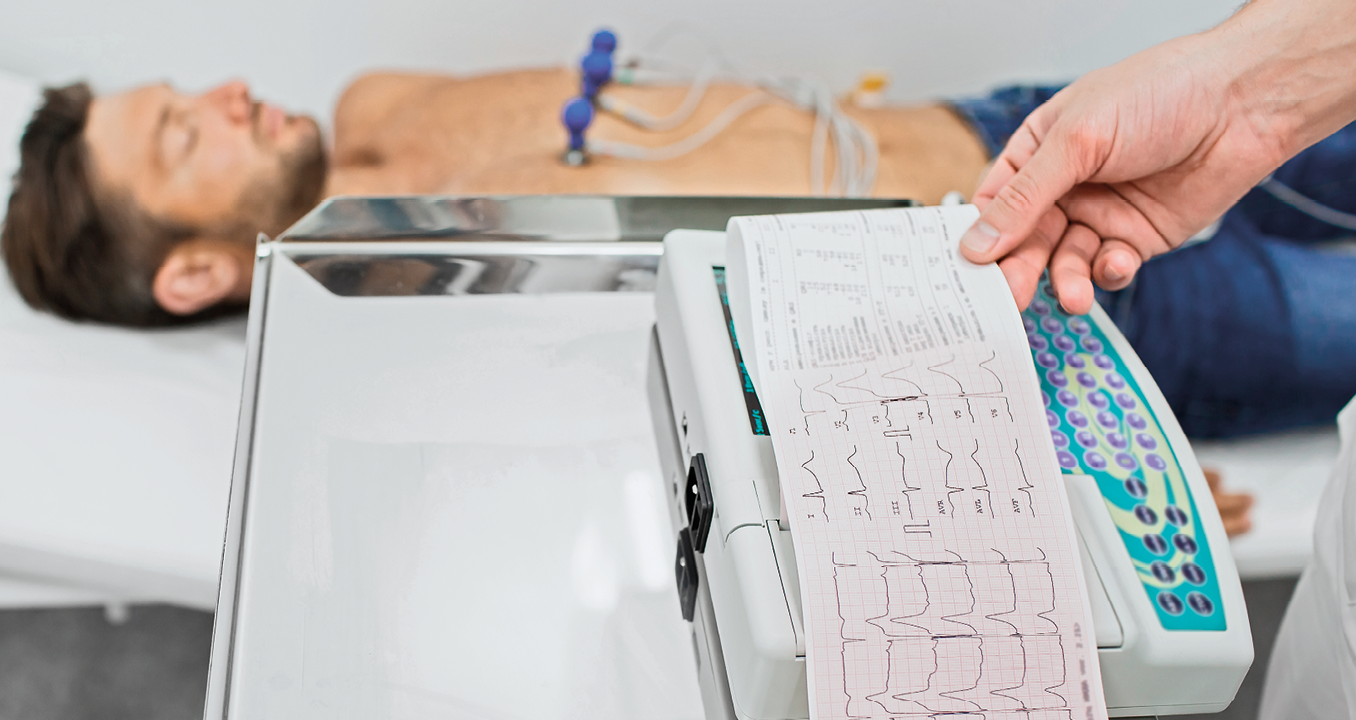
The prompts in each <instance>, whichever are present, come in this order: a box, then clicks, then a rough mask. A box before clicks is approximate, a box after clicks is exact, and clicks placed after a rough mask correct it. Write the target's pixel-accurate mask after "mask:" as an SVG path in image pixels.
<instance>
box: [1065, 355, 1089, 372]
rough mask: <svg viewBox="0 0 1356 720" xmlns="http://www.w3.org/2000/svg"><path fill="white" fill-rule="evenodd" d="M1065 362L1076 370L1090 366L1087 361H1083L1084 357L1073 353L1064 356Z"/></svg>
mask: <svg viewBox="0 0 1356 720" xmlns="http://www.w3.org/2000/svg"><path fill="white" fill-rule="evenodd" d="M1064 364H1065V366H1067V367H1071V368H1073V369H1075V370H1081V369H1083V368H1085V367H1087V366H1088V364H1087V363H1085V362H1083V358H1081V357H1079V356H1077V355H1073V354H1069V355H1065V356H1064Z"/></svg>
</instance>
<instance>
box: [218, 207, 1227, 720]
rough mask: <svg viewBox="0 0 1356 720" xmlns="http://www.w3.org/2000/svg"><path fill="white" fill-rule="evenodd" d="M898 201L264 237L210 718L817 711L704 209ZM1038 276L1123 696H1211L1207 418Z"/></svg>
mask: <svg viewBox="0 0 1356 720" xmlns="http://www.w3.org/2000/svg"><path fill="white" fill-rule="evenodd" d="M909 204H910V203H908V202H907V201H887V200H826V199H805V198H800V199H797V198H623V197H617V198H612V197H587V196H571V197H549V196H538V197H501V198H446V197H442V198H439V197H422V198H421V197H405V198H401V197H395V198H336V199H332V200H329V201H327V202H326V203H324V204H323V205H322V206H321V207H320V208H318V209H317V210H316V211H314V212H312V213H311V214H310V215H308V216H307V217H306V218H303V219H302V220H301V221H300V222H298V223H297V224H296V225H295V226H293V227H292V228H291V229H289V230H288V231H287V232H286V233H284V234H283V235H282V236H281V237H280V238H278V239H277V240H273V241H268V242H263V243H261V244H260V246H259V250H258V257H257V260H256V269H255V276H254V277H255V281H254V288H253V297H252V300H251V306H250V324H249V330H248V333H247V335H248V338H247V339H248V346H247V353H246V354H247V360H246V371H245V378H244V380H245V382H244V386H243V387H244V392H243V400H242V405H241V414H240V425H239V431H238V436H237V449H236V461H235V467H234V472H233V478H232V483H231V493H230V504H229V511H228V522H227V533H226V538H225V545H224V548H223V553H224V554H223V562H222V574H221V594H220V598H219V602H218V606H217V612H216V621H215V623H216V626H215V631H214V635H213V651H212V664H211V671H210V677H209V683H208V692H207V706H206V711H205V716H207V717H212V718H223V719H225V718H232V717H262V716H274V715H277V716H286V717H291V718H311V717H314V718H322V717H323V718H326V719H327V720H333V719H334V718H354V719H355V720H356V719H357V718H369V717H391V718H416V717H430V716H443V715H448V714H453V715H462V714H466V713H467V712H471V713H473V714H477V715H484V716H494V717H502V718H519V717H522V718H526V717H532V718H535V719H537V720H551V719H552V718H560V719H561V720H564V719H565V718H571V717H581V716H586V717H591V718H600V720H607V719H608V718H626V719H627V720H635V719H636V718H645V717H664V718H695V717H699V716H702V715H704V716H705V717H708V718H713V719H714V718H733V717H738V718H759V719H772V718H787V719H790V718H804V717H807V713H806V692H807V688H806V684H805V683H806V676H805V671H804V661H803V656H804V647H805V645H804V637H803V631H802V629H801V624H800V605H799V603H800V600H799V597H798V595H797V592H798V587H799V586H798V584H797V580H796V561H795V557H794V553H793V549H792V544H791V537H790V534H789V533H788V532H786V531H785V529H784V528H785V525H784V524H783V523H782V522H781V511H780V504H779V497H778V495H777V491H778V485H777V477H776V475H775V472H773V468H774V467H775V466H774V464H773V458H772V452H771V445H770V443H769V442H768V440H767V438H765V437H762V436H760V435H759V432H760V428H761V416H760V414H759V410H758V405H757V401H756V393H755V392H754V391H753V388H752V385H751V384H749V383H748V381H747V379H746V378H744V377H743V375H742V374H741V366H740V362H741V361H740V359H739V354H738V344H737V343H736V341H735V337H734V335H733V334H732V333H731V331H730V330H729V325H728V319H727V316H726V314H725V306H724V303H723V296H722V283H721V279H722V276H721V267H722V266H723V265H724V257H723V252H724V250H723V248H724V243H723V241H722V239H721V237H722V234H721V233H719V232H710V231H715V230H718V229H720V228H724V227H725V226H726V223H727V221H728V220H729V218H730V217H731V216H736V215H760V214H769V213H785V212H804V211H823V210H852V209H867V208H885V207H899V206H907V205H909ZM684 227H686V228H698V229H704V230H707V231H708V232H706V233H702V232H693V231H683V232H672V233H671V231H674V230H675V229H676V228H684ZM670 233H671V234H670ZM666 234H669V236H668V241H667V252H666V253H665V252H664V251H665V249H666V246H665V244H664V243H662V242H661V240H663V238H664V237H665V235H666ZM661 257H662V260H661ZM1042 302H1043V303H1044V304H1041V303H1036V304H1033V306H1032V310H1031V312H1030V313H1028V316H1027V317H1028V331H1029V338H1030V342H1031V343H1032V347H1033V362H1035V363H1036V366H1037V367H1039V368H1040V370H1041V373H1042V375H1043V376H1044V377H1045V379H1046V382H1047V386H1046V387H1045V392H1046V395H1047V396H1048V400H1047V401H1048V404H1049V408H1050V411H1051V412H1050V415H1049V422H1050V423H1051V432H1052V435H1051V437H1052V440H1053V441H1054V442H1057V443H1060V445H1059V450H1060V451H1061V453H1060V454H1059V458H1060V460H1061V462H1063V463H1064V464H1065V466H1066V469H1067V470H1069V471H1071V474H1069V475H1067V476H1065V477H1066V480H1067V485H1068V488H1069V492H1070V495H1071V497H1072V499H1073V509H1074V514H1075V516H1076V520H1077V523H1078V527H1079V529H1080V531H1081V536H1082V542H1083V545H1084V549H1085V551H1086V554H1085V555H1084V568H1085V570H1086V573H1085V574H1086V576H1087V578H1088V579H1089V590H1090V595H1091V596H1092V598H1093V603H1094V611H1095V612H1096V615H1095V621H1096V628H1095V630H1096V639H1097V641H1098V644H1099V646H1101V647H1102V650H1101V663H1102V668H1103V675H1104V682H1105V686H1106V696H1107V699H1108V700H1109V701H1110V703H1111V705H1112V712H1113V714H1116V715H1129V714H1136V713H1138V714H1141V715H1143V714H1151V713H1160V714H1167V713H1173V712H1207V711H1210V710H1213V709H1218V708H1221V707H1223V706H1224V705H1225V704H1227V702H1228V701H1229V700H1230V699H1231V698H1232V696H1233V693H1234V690H1235V689H1236V687H1237V686H1238V683H1239V681H1240V679H1241V678H1242V676H1243V673H1244V671H1245V670H1246V669H1247V667H1248V664H1249V662H1250V660H1251V643H1250V638H1249V635H1248V626H1247V617H1246V614H1245V612H1244V607H1243V603H1242V597H1241V594H1240V590H1239V585H1238V580H1237V578H1236V576H1235V572H1234V566H1233V563H1232V560H1231V558H1230V556H1229V553H1228V551H1227V545H1226V541H1225V539H1224V536H1223V534H1222V533H1221V532H1220V528H1219V521H1218V518H1217V517H1215V516H1214V511H1213V509H1212V505H1211V504H1210V502H1209V499H1208V495H1206V493H1207V490H1206V489H1205V485H1204V484H1203V482H1202V480H1201V477H1200V472H1199V470H1198V469H1197V467H1196V464H1195V462H1194V461H1193V459H1192V456H1191V451H1190V448H1189V446H1188V445H1187V444H1186V442H1185V440H1184V439H1183V438H1182V437H1181V433H1180V432H1179V431H1178V429H1177V427H1176V425H1175V424H1174V423H1173V422H1172V416H1171V414H1170V413H1169V412H1168V411H1167V409H1166V408H1165V407H1163V404H1162V400H1161V398H1159V397H1158V396H1157V393H1156V392H1155V391H1154V390H1153V386H1152V383H1151V382H1150V381H1149V380H1148V378H1147V376H1145V375H1144V372H1143V369H1142V368H1141V367H1140V366H1139V364H1138V363H1137V362H1136V361H1135V360H1134V357H1133V355H1131V354H1130V352H1129V350H1128V349H1127V348H1126V347H1125V345H1124V342H1123V341H1122V340H1121V339H1120V336H1119V335H1117V334H1116V333H1115V331H1114V330H1113V329H1112V328H1111V326H1110V325H1109V324H1107V323H1106V321H1105V318H1104V317H1103V316H1101V315H1094V316H1092V317H1090V318H1081V319H1080V318H1069V317H1066V316H1063V315H1061V314H1060V313H1059V311H1058V309H1057V308H1056V307H1055V306H1054V305H1053V304H1052V303H1051V302H1050V301H1049V298H1042ZM1042 313H1044V314H1042ZM656 322H657V327H656ZM1056 323H1059V326H1058V327H1057V326H1056ZM1069 343H1076V344H1077V348H1076V349H1075V350H1067V348H1068V347H1069ZM661 348H662V350H663V352H662V353H661V352H660V349H661ZM647 361H648V362H649V363H650V367H649V370H648V373H647V370H646V363H647ZM1078 362H1083V363H1084V365H1085V366H1084V367H1083V368H1079V367H1076V366H1075V364H1076V363H1078ZM1052 363H1053V365H1052V366H1051V367H1048V368H1047V367H1046V366H1047V365H1051V364H1052ZM1107 363H1109V365H1107V366H1106V367H1103V365H1106V364H1107ZM1055 370H1058V371H1059V373H1061V375H1056V374H1054V373H1053V372H1051V371H1055ZM1081 370H1086V371H1087V374H1088V375H1090V376H1091V379H1092V380H1093V381H1094V385H1097V383H1101V384H1102V385H1097V387H1096V392H1095V393H1094V392H1093V390H1090V389H1088V388H1087V387H1086V386H1085V384H1084V383H1085V382H1086V380H1085V379H1084V378H1083V377H1082V375H1081V374H1080V371H1081ZM1061 376H1062V377H1063V378H1064V379H1065V380H1066V382H1065V384H1064V385H1059V384H1058V382H1059V380H1058V379H1057V378H1059V377H1061ZM468 378H472V379H473V381H467V379H468ZM1121 384H1123V386H1122V385H1121ZM647 387H648V393H649V396H650V402H649V403H647V402H645V400H644V396H645V395H646V393H647ZM1113 419H1114V420H1115V421H1116V422H1117V423H1120V424H1119V425H1117V427H1118V428H1119V429H1117V430H1115V431H1110V430H1106V429H1105V426H1106V425H1107V424H1108V423H1110V421H1111V420H1113ZM1140 424H1142V425H1143V426H1142V427H1140ZM1098 427H1103V429H1102V430H1098V429H1097V428H1098ZM1084 430H1087V431H1089V432H1092V433H1093V434H1094V435H1096V437H1097V439H1098V442H1099V443H1101V445H1099V446H1097V447H1096V448H1091V449H1088V448H1084V447H1083V444H1084V443H1085V442H1086V440H1087V437H1086V436H1085V435H1082V434H1080V433H1081V432H1082V431H1084ZM1061 438H1063V439H1062V440H1061ZM656 440H658V443H657V448H658V455H659V457H656V442H655V441H656ZM1113 441H1117V442H1119V441H1124V444H1125V447H1124V448H1121V449H1120V450H1118V451H1116V452H1113V450H1114V449H1115V448H1113V447H1110V446H1108V445H1107V444H1108V443H1113ZM1122 454H1124V455H1125V456H1126V457H1122ZM1127 458H1128V459H1129V460H1133V463H1129V462H1127ZM1126 465H1129V467H1126ZM661 484H662V485H663V487H662V488H661ZM689 488H691V489H692V490H695V491H696V492H691V490H689ZM689 497H691V498H693V502H692V503H691V504H689V503H688V502H687V498H689ZM666 507H667V510H666ZM665 512H669V514H670V517H669V518H668V519H666V518H665V517H664V516H663V515H664V513H665ZM670 525H671V526H672V528H673V530H677V529H678V528H683V532H682V533H681V534H680V533H677V532H673V531H671V530H670V527H669V526H670ZM506 528H511V530H509V531H506V530H505V529H506ZM693 530H695V531H693ZM679 536H681V537H682V538H683V539H684V540H685V541H686V544H684V542H679V543H678V545H679V550H680V555H679V557H680V559H681V560H680V562H679V564H678V569H679V570H680V571H681V572H679V573H678V574H677V576H676V579H677V581H678V585H677V588H676V590H675V588H674V586H673V585H672V584H671V583H673V582H674V577H675V576H674V575H670V569H671V568H672V567H673V565H672V563H673V560H672V558H673V557H674V556H673V554H672V553H673V552H674V545H673V544H671V543H674V538H675V537H679ZM510 557H512V558H516V560H514V561H513V562H512V563H511V562H510V561H509V560H508V559H507V558H510ZM519 561H521V562H522V563H525V564H514V563H518V562H519ZM510 568H525V569H526V572H513V571H510ZM684 617H687V618H688V619H689V620H690V621H691V622H688V621H685V620H684V619H683V618H684ZM524 648H528V651H527V652H523V650H524ZM694 650H695V656H694V655H693V654H690V653H692V652H693V651H694ZM694 659H695V663H694V662H693V660H694ZM523 673H529V674H530V675H531V677H532V678H533V682H531V683H527V684H524V683H522V682H520V678H521V676H522V674H523ZM699 688H700V689H699ZM698 696H700V700H699V699H698ZM703 704H704V706H705V707H704V708H703ZM1024 720H1045V719H1044V718H1039V717H1037V716H1034V715H1033V716H1032V717H1031V718H1026V719H1024Z"/></svg>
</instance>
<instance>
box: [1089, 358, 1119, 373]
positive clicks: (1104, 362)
mask: <svg viewBox="0 0 1356 720" xmlns="http://www.w3.org/2000/svg"><path fill="white" fill-rule="evenodd" d="M1092 362H1093V364H1094V365H1096V366H1097V367H1099V368H1101V369H1103V370H1110V369H1111V368H1114V367H1116V361H1115V360H1112V359H1111V358H1109V357H1107V356H1105V355H1093V356H1092Z"/></svg>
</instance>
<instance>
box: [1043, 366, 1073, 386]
mask: <svg viewBox="0 0 1356 720" xmlns="http://www.w3.org/2000/svg"><path fill="white" fill-rule="evenodd" d="M1045 379H1046V381H1048V382H1049V383H1050V384H1051V385H1054V386H1055V387H1061V388H1062V387H1064V386H1066V385H1068V384H1069V378H1068V376H1067V375H1065V374H1064V373H1062V372H1060V371H1058V370H1050V371H1047V372H1046V373H1045Z"/></svg>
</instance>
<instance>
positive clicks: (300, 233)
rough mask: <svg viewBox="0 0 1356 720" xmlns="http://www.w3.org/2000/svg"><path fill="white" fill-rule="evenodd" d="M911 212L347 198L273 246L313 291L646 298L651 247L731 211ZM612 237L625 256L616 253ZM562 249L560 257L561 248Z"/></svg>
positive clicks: (703, 203) (641, 201)
mask: <svg viewBox="0 0 1356 720" xmlns="http://www.w3.org/2000/svg"><path fill="white" fill-rule="evenodd" d="M912 204H913V203H912V202H911V201H908V200H843V199H828V198H729V197H725V198H703V197H595V196H587V195H577V196H543V195H532V196H522V197H492V198H487V197H481V198H455V197H435V196H430V197H423V196H421V197H387V198H355V197H346V198H334V199H332V200H328V201H326V202H325V203H323V204H321V205H320V206H319V207H318V208H316V209H315V210H314V211H313V212H311V213H309V214H308V215H307V216H306V217H304V218H302V219H301V221H300V222H298V223H297V224H296V225H295V226H293V227H292V228H291V229H289V230H288V231H287V232H286V233H284V234H283V235H282V236H281V237H280V238H279V241H280V242H281V243H282V245H281V248H282V251H283V252H285V253H287V254H288V256H289V257H292V258H293V259H294V260H296V261H297V263H298V264H299V265H300V266H301V267H302V268H303V269H305V270H306V272H308V273H310V274H311V276H312V277H314V278H316V279H317V280H319V281H320V284H321V285H324V286H325V287H326V288H328V289H329V290H330V292H333V293H335V294H336V295H343V296H346V297H359V296H366V297H373V296H392V295H486V294H501V293H530V294H538V293H554V292H613V291H636V290H640V291H649V290H651V289H652V288H653V287H654V275H655V272H656V270H657V268H658V264H659V252H660V250H659V246H658V242H659V241H660V240H662V239H663V237H664V235H665V234H667V233H668V232H669V231H670V230H674V229H676V228H688V229H692V230H724V229H725V225H726V223H727V222H729V219H730V217H732V216H734V215H752V214H765V213H775V212H821V211H829V210H849V209H858V208H878V207H899V206H907V205H912ZM374 241H379V242H381V243H382V244H381V245H374V244H373V243H374ZM617 241H623V242H624V243H625V244H624V245H623V246H622V247H625V248H626V249H625V250H618V249H616V248H615V243H616V242H617ZM562 243H565V244H568V246H571V247H570V249H568V250H563V251H562V250H561V249H560V246H561V244H562ZM609 245H614V247H611V248H609V247H608V246H609ZM584 246H587V248H586V247H584Z"/></svg>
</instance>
